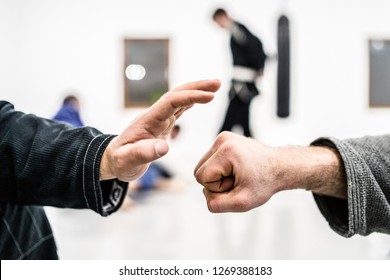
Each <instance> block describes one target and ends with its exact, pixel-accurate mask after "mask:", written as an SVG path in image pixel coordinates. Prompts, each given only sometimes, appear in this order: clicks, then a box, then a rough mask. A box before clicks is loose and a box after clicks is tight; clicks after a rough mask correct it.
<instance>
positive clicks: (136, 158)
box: [126, 139, 169, 166]
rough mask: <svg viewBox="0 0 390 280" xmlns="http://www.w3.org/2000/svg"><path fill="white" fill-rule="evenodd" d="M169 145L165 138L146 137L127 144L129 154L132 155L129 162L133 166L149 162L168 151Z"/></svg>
mask: <svg viewBox="0 0 390 280" xmlns="http://www.w3.org/2000/svg"><path fill="white" fill-rule="evenodd" d="M168 150H169V146H168V143H167V142H166V141H165V140H161V139H145V140H141V141H138V142H136V143H134V144H131V145H127V151H126V154H127V155H132V156H131V158H129V161H130V162H129V163H131V164H132V165H133V166H137V165H141V164H147V163H150V162H152V161H154V160H156V159H159V158H161V157H162V156H164V155H166V154H167V153H168Z"/></svg>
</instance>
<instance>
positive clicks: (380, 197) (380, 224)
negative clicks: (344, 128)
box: [312, 135, 390, 237]
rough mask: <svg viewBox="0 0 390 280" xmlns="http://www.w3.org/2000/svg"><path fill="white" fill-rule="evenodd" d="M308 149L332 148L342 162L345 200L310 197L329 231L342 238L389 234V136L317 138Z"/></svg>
mask: <svg viewBox="0 0 390 280" xmlns="http://www.w3.org/2000/svg"><path fill="white" fill-rule="evenodd" d="M312 145H317V146H330V147H333V148H336V149H337V150H338V152H339V153H340V155H341V158H342V160H343V162H344V166H345V171H346V175H347V184H348V200H343V199H337V198H332V197H327V196H322V195H316V194H314V199H315V201H316V203H317V205H318V207H319V209H320V211H321V213H322V214H323V216H324V217H325V218H326V220H327V221H328V222H329V225H330V227H331V228H332V229H333V230H335V231H336V232H337V233H338V234H340V235H342V236H344V237H351V236H353V235H355V234H359V235H368V234H370V233H373V232H381V233H387V234H389V233H390V135H383V136H375V137H372V136H366V137H362V138H356V139H347V140H339V139H335V138H320V139H317V140H315V141H314V142H313V143H312Z"/></svg>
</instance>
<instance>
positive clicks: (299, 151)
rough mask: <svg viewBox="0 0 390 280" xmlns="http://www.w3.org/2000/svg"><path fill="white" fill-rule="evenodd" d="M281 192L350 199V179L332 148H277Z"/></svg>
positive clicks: (337, 154)
mask: <svg viewBox="0 0 390 280" xmlns="http://www.w3.org/2000/svg"><path fill="white" fill-rule="evenodd" d="M276 149H277V153H278V156H277V158H279V163H278V164H279V166H280V168H279V172H280V175H279V176H280V178H281V184H282V189H285V190H288V189H306V190H308V191H312V192H313V193H315V194H320V195H326V196H332V197H337V198H342V199H346V198H347V180H346V175H345V170H344V165H343V161H342V159H341V157H340V155H339V153H338V152H337V151H336V150H335V149H333V148H329V147H316V146H309V147H298V146H290V147H282V148H276Z"/></svg>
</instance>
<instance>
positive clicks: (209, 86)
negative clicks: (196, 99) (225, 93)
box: [173, 80, 221, 92]
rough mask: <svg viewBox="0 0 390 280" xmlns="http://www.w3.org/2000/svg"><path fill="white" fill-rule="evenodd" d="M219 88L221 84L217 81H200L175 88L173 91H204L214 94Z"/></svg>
mask: <svg viewBox="0 0 390 280" xmlns="http://www.w3.org/2000/svg"><path fill="white" fill-rule="evenodd" d="M220 87H221V82H220V81H219V80H200V81H195V82H189V83H186V84H183V85H181V86H178V87H176V88H175V89H173V91H181V90H194V89H197V90H204V91H212V92H215V91H217V90H218V89H219V88H220Z"/></svg>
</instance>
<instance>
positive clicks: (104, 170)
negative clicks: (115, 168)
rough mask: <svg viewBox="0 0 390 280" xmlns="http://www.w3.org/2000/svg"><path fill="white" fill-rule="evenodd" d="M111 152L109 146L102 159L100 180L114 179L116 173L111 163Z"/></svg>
mask: <svg viewBox="0 0 390 280" xmlns="http://www.w3.org/2000/svg"><path fill="white" fill-rule="evenodd" d="M108 154H109V152H108V148H107V149H106V150H105V151H104V153H103V156H102V159H101V161H100V177H99V180H100V181H104V180H110V179H114V178H115V176H114V173H113V172H112V170H111V168H110V164H109V155H108Z"/></svg>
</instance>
